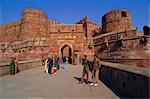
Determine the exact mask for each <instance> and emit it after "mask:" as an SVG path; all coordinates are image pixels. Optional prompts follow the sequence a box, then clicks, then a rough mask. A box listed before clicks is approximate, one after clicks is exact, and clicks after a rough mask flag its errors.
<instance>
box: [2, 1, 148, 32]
mask: <svg viewBox="0 0 150 99" xmlns="http://www.w3.org/2000/svg"><path fill="white" fill-rule="evenodd" d="M149 5H150V0H0V24H6V23H9V22H14V21H17V20H20V19H21V12H22V10H23V9H25V8H37V9H39V10H43V11H45V13H46V14H47V15H48V19H49V20H55V21H60V22H64V23H67V24H73V23H76V22H78V21H79V20H80V19H81V18H82V17H84V16H88V17H89V20H91V21H93V22H95V23H97V24H99V25H101V17H102V16H103V15H104V14H105V13H107V12H108V11H111V10H115V9H128V10H130V12H131V15H132V19H133V25H134V26H135V27H138V29H139V30H140V31H143V26H144V25H146V24H150V20H149V19H150V15H149V12H150V7H149Z"/></svg>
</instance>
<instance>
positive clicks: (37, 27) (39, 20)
mask: <svg viewBox="0 0 150 99" xmlns="http://www.w3.org/2000/svg"><path fill="white" fill-rule="evenodd" d="M47 32H48V19H47V15H46V14H45V13H44V12H43V11H40V10H37V9H34V8H27V9H25V10H24V11H23V13H22V19H21V30H20V38H21V40H30V39H33V38H39V37H45V36H46V35H47Z"/></svg>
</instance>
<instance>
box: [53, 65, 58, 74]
mask: <svg viewBox="0 0 150 99" xmlns="http://www.w3.org/2000/svg"><path fill="white" fill-rule="evenodd" d="M56 71H57V68H56V66H54V67H53V69H52V74H53V75H56Z"/></svg>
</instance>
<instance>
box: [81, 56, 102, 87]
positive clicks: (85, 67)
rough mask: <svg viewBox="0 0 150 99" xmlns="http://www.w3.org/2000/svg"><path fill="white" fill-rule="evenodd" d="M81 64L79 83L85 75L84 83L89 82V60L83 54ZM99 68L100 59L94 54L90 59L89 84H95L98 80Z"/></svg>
mask: <svg viewBox="0 0 150 99" xmlns="http://www.w3.org/2000/svg"><path fill="white" fill-rule="evenodd" d="M82 65H83V72H82V78H81V81H80V82H79V84H81V83H83V82H84V77H85V75H86V83H87V84H88V83H89V80H88V78H89V71H90V69H89V67H90V62H89V60H88V59H87V56H86V55H84V59H83V60H82ZM99 68H100V60H99V58H98V56H97V55H94V59H93V61H92V83H90V85H91V86H93V85H94V86H97V85H98V84H97V82H98V77H99Z"/></svg>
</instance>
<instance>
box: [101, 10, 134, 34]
mask: <svg viewBox="0 0 150 99" xmlns="http://www.w3.org/2000/svg"><path fill="white" fill-rule="evenodd" d="M132 28H133V26H132V19H131V14H130V12H129V11H128V10H113V11H111V12H108V13H106V14H104V16H103V17H102V29H103V30H102V33H107V32H114V31H118V30H125V29H132Z"/></svg>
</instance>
